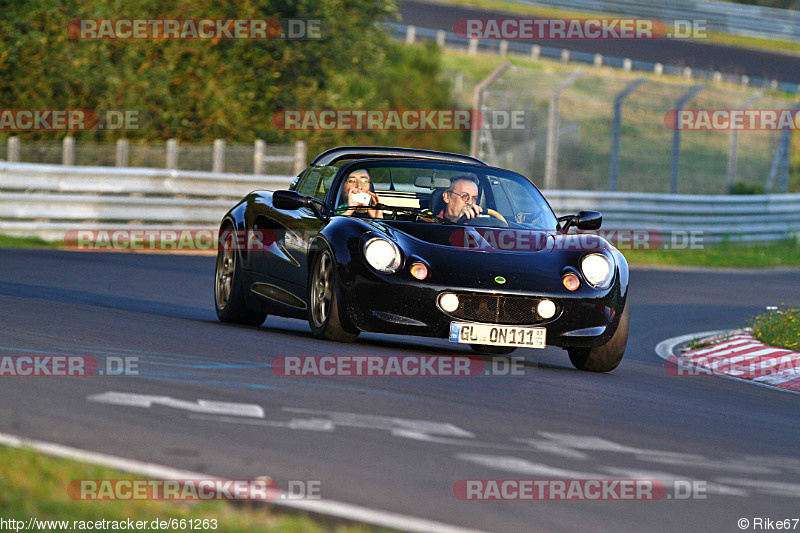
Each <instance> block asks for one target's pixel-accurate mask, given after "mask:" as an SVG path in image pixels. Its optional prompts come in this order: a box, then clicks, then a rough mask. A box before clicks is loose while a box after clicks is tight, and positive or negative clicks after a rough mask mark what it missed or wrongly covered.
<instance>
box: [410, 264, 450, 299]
mask: <svg viewBox="0 0 800 533" xmlns="http://www.w3.org/2000/svg"><path fill="white" fill-rule="evenodd" d="M411 275H412V276H414V277H415V278H417V279H418V280H423V279H425V278H427V277H428V267H426V266H425V265H424V264H423V263H414V264H413V265H411ZM453 296H455V295H453Z"/></svg>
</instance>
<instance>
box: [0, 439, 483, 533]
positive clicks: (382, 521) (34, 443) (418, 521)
mask: <svg viewBox="0 0 800 533" xmlns="http://www.w3.org/2000/svg"><path fill="white" fill-rule="evenodd" d="M0 444H4V445H6V446H11V447H13V448H30V449H33V450H36V451H38V452H42V453H45V454H47V455H52V456H54V457H61V458H63V459H71V460H73V461H80V462H82V463H88V464H93V465H99V466H106V467H109V468H115V469H117V470H122V471H123V472H128V473H132V474H136V475H141V476H147V477H152V478H157V479H220V478H215V477H213V476H209V475H208V474H201V473H199V472H190V471H187V470H178V469H176V468H171V467H169V466H163V465H157V464H154V463H146V462H142V461H136V460H133V459H125V458H123V457H116V456H113V455H106V454H103V453H96V452H90V451H87V450H80V449H78V448H71V447H69V446H63V445H61V444H55V443H51V442H44V441H39V440H33V439H26V438H24V437H18V436H16V435H9V434H7V433H0ZM281 495H282V496H284V495H285V493H283V492H281ZM270 503H271V504H272V505H277V506H282V507H290V508H292V509H298V510H303V511H307V512H311V513H318V514H322V515H328V516H335V517H337V518H342V519H345V520H353V521H356V522H362V523H366V524H372V525H376V526H380V527H388V528H393V529H399V530H401V531H414V532H417V531H425V532H440V531H443V532H449V533H481V532H480V530H477V529H466V528H462V527H459V526H454V525H451V524H445V523H443V522H436V521H434V520H427V519H425V518H416V517H413V516H406V515H403V514H399V513H392V512H388V511H379V510H376V509H369V508H367V507H361V506H358V505H352V504H349V503H343V502H337V501H334V500H289V499H285V498H280V499H278V500H274V501H272V502H270Z"/></svg>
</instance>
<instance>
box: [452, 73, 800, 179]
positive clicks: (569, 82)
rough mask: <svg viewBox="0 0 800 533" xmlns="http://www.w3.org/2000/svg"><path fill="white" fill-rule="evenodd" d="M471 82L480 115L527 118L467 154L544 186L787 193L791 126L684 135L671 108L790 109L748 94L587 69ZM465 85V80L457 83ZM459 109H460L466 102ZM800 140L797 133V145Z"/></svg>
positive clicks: (491, 129)
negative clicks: (669, 120) (672, 124)
mask: <svg viewBox="0 0 800 533" xmlns="http://www.w3.org/2000/svg"><path fill="white" fill-rule="evenodd" d="M490 80H491V83H484V84H482V85H477V84H476V85H475V87H476V92H475V94H474V95H473V98H472V100H473V101H472V104H471V105H476V102H477V105H478V106H479V108H480V111H481V112H482V114H483V116H484V117H491V116H493V114H497V113H498V112H506V113H508V112H509V110H513V111H516V112H518V113H524V127H522V128H519V129H515V128H511V127H508V128H497V127H496V125H493V124H492V121H490V120H487V121H485V122H484V127H482V128H481V129H480V130H478V131H476V132H474V133H473V137H474V139H475V142H473V147H472V148H473V155H475V156H477V157H480V158H484V159H486V160H487V161H488V162H489V163H490V164H494V165H498V166H502V167H506V168H511V169H513V170H516V171H518V172H520V173H522V174H525V175H527V176H530V177H532V178H533V179H534V181H535V182H536V183H537V185H539V186H540V187H543V188H545V189H582V190H609V191H631V192H654V193H673V194H677V193H687V194H726V193H728V192H731V191H733V190H740V191H749V192H758V191H763V192H787V191H788V189H789V178H790V157H791V149H790V148H791V143H792V136H791V130H785V131H738V132H737V131H735V130H732V131H699V130H691V131H680V130H671V129H670V128H669V127H667V124H666V122H665V119H666V116H667V113H668V112H670V111H671V110H675V109H743V108H749V107H757V108H763V109H791V108H793V107H795V105H796V103H794V102H791V101H789V100H785V99H781V98H778V97H775V96H765V95H764V94H761V93H757V92H754V91H752V90H750V91H748V90H743V89H737V90H734V89H732V88H728V87H727V86H719V85H705V84H699V83H693V82H690V81H687V82H685V83H677V82H676V81H675V80H673V81H666V80H665V81H657V80H656V79H652V78H636V77H633V76H613V75H608V74H605V73H600V72H598V71H596V70H591V69H576V70H572V71H569V70H566V71H565V70H563V69H547V68H543V69H541V70H531V69H525V68H518V67H513V66H511V65H510V64H506V65H505V66H504V67H501V68H500V69H498V71H497V72H496V73H495V75H494V76H491V77H490ZM465 84H466V85H469V83H466V82H464V81H462V85H465ZM462 105H465V106H466V104H465V103H462ZM798 141H800V139H798V138H796V137H795V145H796V144H797V143H798Z"/></svg>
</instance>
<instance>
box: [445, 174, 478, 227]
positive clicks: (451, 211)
mask: <svg viewBox="0 0 800 533" xmlns="http://www.w3.org/2000/svg"><path fill="white" fill-rule="evenodd" d="M442 200H444V203H445V206H444V209H442V210H441V211H439V213H438V215H437V216H439V217H441V218H446V219H448V220H451V221H453V222H456V221H457V220H458V219H460V218H461V217H462V216H463V217H466V218H468V219H470V218H475V217H477V216H478V215H480V214H481V213H482V212H483V208H482V207H481V206H479V205H478V183H477V181H476V180H475V178H474V177H472V176H471V175H468V174H460V175H458V176H454V177H453V178H452V179H451V180H450V187H449V188H448V189H447V190H446V191H444V194H442Z"/></svg>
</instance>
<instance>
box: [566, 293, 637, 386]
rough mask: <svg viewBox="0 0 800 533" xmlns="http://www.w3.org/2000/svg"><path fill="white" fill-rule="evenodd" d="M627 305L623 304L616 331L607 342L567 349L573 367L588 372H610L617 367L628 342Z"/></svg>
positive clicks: (628, 315) (628, 314)
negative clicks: (590, 346) (600, 344)
mask: <svg viewBox="0 0 800 533" xmlns="http://www.w3.org/2000/svg"><path fill="white" fill-rule="evenodd" d="M629 307H630V306H629V305H625V309H624V310H623V311H622V316H621V317H620V319H619V325H618V326H617V331H616V332H615V333H614V335H613V336H612V337H611V339H610V340H609V341H608V342H607V343H605V344H604V345H602V346H595V347H593V348H568V349H567V352H568V353H569V360H570V361H571V362H572V364H573V366H575V368H577V369H578V370H586V371H588V372H611V371H612V370H614V369H615V368H617V366H618V365H619V363H620V361H622V356H623V355H625V347H626V346H627V344H628V323H629V321H630V320H629V317H630V310H629Z"/></svg>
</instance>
